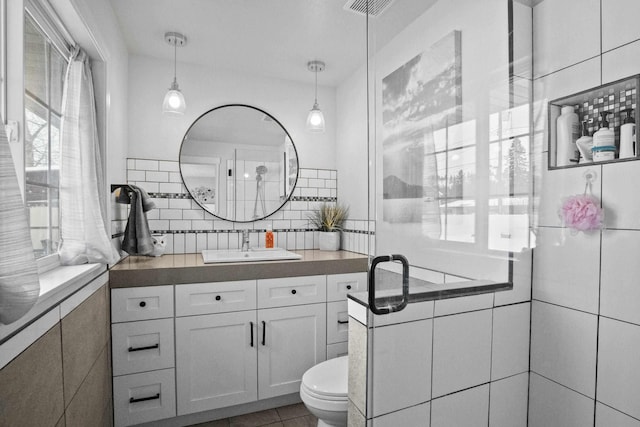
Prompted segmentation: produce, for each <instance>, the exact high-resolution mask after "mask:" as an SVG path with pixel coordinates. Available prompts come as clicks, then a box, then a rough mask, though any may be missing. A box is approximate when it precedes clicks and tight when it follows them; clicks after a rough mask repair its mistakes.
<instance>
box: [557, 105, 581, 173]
mask: <svg viewBox="0 0 640 427" xmlns="http://www.w3.org/2000/svg"><path fill="white" fill-rule="evenodd" d="M578 138H580V121H579V119H578V115H577V114H576V113H575V111H574V109H573V107H572V106H570V105H569V106H564V107H562V110H561V114H560V117H558V120H557V121H556V141H557V147H556V166H567V165H569V164H571V161H572V160H573V161H574V162H577V161H578V160H577V159H578V155H577V154H576V141H577V140H578Z"/></svg>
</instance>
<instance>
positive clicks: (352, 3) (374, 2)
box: [344, 0, 395, 18]
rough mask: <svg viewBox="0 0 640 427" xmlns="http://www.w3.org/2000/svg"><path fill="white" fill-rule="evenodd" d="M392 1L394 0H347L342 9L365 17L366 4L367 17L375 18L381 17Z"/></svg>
mask: <svg viewBox="0 0 640 427" xmlns="http://www.w3.org/2000/svg"><path fill="white" fill-rule="evenodd" d="M394 1H395V0H348V1H347V4H345V5H344V9H345V10H349V11H351V12H354V13H358V14H360V15H366V14H367V4H368V8H369V16H372V17H374V18H376V17H378V16H380V15H382V13H383V12H384V11H385V10H387V9H388V8H389V6H391V4H392V3H393V2H394Z"/></svg>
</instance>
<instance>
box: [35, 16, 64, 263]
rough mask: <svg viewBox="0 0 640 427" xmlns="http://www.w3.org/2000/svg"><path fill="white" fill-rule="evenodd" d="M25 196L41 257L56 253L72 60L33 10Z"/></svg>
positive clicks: (38, 252)
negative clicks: (64, 100)
mask: <svg viewBox="0 0 640 427" xmlns="http://www.w3.org/2000/svg"><path fill="white" fill-rule="evenodd" d="M24 24H25V25H24V79H25V91H24V123H25V138H24V141H25V147H24V154H25V160H24V166H25V194H26V197H25V200H26V206H27V210H28V215H29V225H30V228H31V240H32V243H33V249H34V253H35V255H36V258H41V257H44V256H47V255H50V254H53V253H56V251H57V247H58V242H59V236H60V232H59V215H58V213H59V209H58V206H59V205H58V200H59V197H58V182H59V179H58V177H59V170H60V122H61V112H62V90H63V86H64V76H65V72H66V68H67V63H68V60H67V59H66V57H65V56H64V55H63V54H62V53H61V52H60V51H59V50H58V49H57V48H56V47H55V45H54V43H53V42H52V41H51V39H50V38H49V37H47V35H46V34H45V32H44V31H43V30H42V29H41V27H40V26H39V25H38V24H37V23H36V21H35V19H34V18H33V17H32V16H30V14H28V13H27V14H25V23H24Z"/></svg>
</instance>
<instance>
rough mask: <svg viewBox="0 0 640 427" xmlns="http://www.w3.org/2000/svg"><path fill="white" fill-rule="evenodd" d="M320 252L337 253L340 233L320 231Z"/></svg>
mask: <svg viewBox="0 0 640 427" xmlns="http://www.w3.org/2000/svg"><path fill="white" fill-rule="evenodd" d="M319 235H320V239H319V240H320V250H321V251H339V250H340V232H339V231H321V232H320V233H319Z"/></svg>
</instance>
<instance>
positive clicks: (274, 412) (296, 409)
mask: <svg viewBox="0 0 640 427" xmlns="http://www.w3.org/2000/svg"><path fill="white" fill-rule="evenodd" d="M317 424H318V419H317V418H316V417H314V416H313V415H311V414H310V413H309V411H308V410H307V408H306V407H305V406H304V404H303V403H298V404H295V405H289V406H282V407H280V408H276V409H268V410H266V411H260V412H254V413H252V414H247V415H240V416H239V417H231V418H225V419H224V420H217V421H210V422H208V423H202V424H196V425H193V426H191V427H316V426H317Z"/></svg>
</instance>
